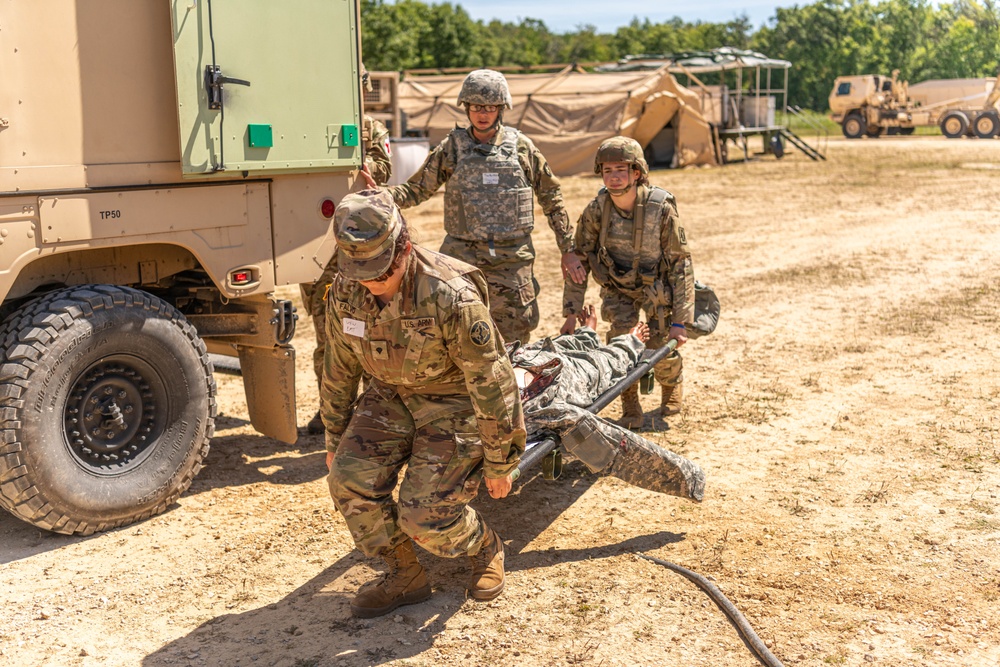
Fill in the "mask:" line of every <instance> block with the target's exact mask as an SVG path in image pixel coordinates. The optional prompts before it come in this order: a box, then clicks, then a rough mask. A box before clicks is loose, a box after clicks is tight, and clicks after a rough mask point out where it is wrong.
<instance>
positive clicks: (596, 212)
mask: <svg viewBox="0 0 1000 667" xmlns="http://www.w3.org/2000/svg"><path fill="white" fill-rule="evenodd" d="M649 194H650V188H648V187H645V186H640V187H639V191H638V197H637V198H636V206H635V208H633V213H634V211H635V210H636V209H638V208H639V204H640V202H643V203H644V202H645V201H646V200H648V198H649ZM610 197H611V195H609V194H608V193H607V191H606V190H604V189H603V188H602V189H601V192H600V193H599V194H598V195H597V197H595V198H594V199H593V200H592V201H591V202H590V203H589V204H588V205H587V208H585V209H584V211H583V213H582V214H580V220H579V222H578V223H577V227H576V244H575V245H576V253H577V255H578V256H579V257H580V261H581V262H582V263H583V266H584V269H586V270H587V273H588V275H589V274H590V273H591V266H590V261H591V260H592V259H593V256H594V255H595V254H596V253H597V251H598V250H599V245H600V238H601V218H602V217H603V214H604V210H605V204H606V203H607V202H608V199H609V198H610ZM608 208H609V209H610V216H609V217H610V219H609V221H608V232H607V244H606V251H607V254H608V256H610V258H611V259H612V260H613V262H614V265H615V267H616V269H617V270H618V271H620V272H623V273H624V272H627V271H629V270H630V269H632V266H633V262H634V259H635V252H634V246H633V232H634V230H635V221H634V220H633V217H634V215H633V214H629V215H628V216H625V215H622V213H621V211H619V210H618V208H617V207H616V206H614V205H613V204H611V205H610V206H609V207H608ZM660 210H661V215H660V216H658V219H655V220H650V219H649V218H650V216H644V217H645V218H647V219H646V220H644V221H642V223H643V224H644V229H643V243H642V250H641V251H640V256H639V265H638V269H639V273H640V274H641V275H642V276H644V278H645V279H647V280H657V281H661V282H663V283H664V287H666V288H668V292H669V294H670V298H671V307H670V310H671V315H670V321H671V322H677V323H682V324H690V323H692V322H693V321H694V268H693V266H692V263H691V252H690V250H689V248H688V242H687V234H686V233H685V231H684V227H683V226H681V223H680V218H679V216H678V215H677V207H676V205H675V204H674V200H673V197H672V196H669V195H668V197H667V199H666V202H665V203H664V204H663V206H662V208H661V209H660ZM654 239H655V241H654ZM586 291H587V281H586V280H584V282H583V284H582V285H578V284H576V283H574V282H572V281H569V280H566V281H564V283H563V315H570V314H573V313H579V312H580V309H581V308H582V307H583V300H584V295H585V294H586ZM621 291H623V292H627V293H629V294H630V295H633V296H635V298H636V299H637V300H644V296H643V293H642V289H641V287H638V288H637V289H635V290H633V291H629V290H624V289H622V290H621Z"/></svg>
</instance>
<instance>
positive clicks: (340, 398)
mask: <svg viewBox="0 0 1000 667" xmlns="http://www.w3.org/2000/svg"><path fill="white" fill-rule="evenodd" d="M405 271H406V274H405V276H404V278H403V282H402V284H401V285H400V289H399V292H398V293H397V294H396V295H395V296H394V297H393V298H392V300H391V301H390V302H389V303H388V304H386V305H385V306H384V307H381V308H380V307H379V305H378V302H377V301H376V299H375V297H374V296H372V294H371V293H370V292H369V291H368V290H367V289H365V288H364V286H362V285H361V284H360V283H358V282H355V281H351V280H347V279H345V278H344V277H343V276H341V275H338V276H337V278H336V279H335V280H334V282H333V285H332V286H331V288H330V295H329V297H328V301H327V311H326V335H327V343H326V348H325V359H324V368H323V381H322V385H321V389H320V411H321V414H322V417H323V422H324V424H325V425H326V430H327V449H329V450H331V451H332V450H333V449H335V448H336V446H337V443H338V441H339V439H340V436H341V435H342V434H343V433H344V431H345V430H346V429H347V423H348V421H349V420H350V416H351V407H352V404H353V402H354V396H355V393H356V392H357V388H358V382H359V380H360V378H361V375H362V373H366V374H368V375H369V376H370V377H371V382H370V386H369V388H368V391H376V392H380V393H381V394H382V396H383V397H386V398H391V397H392V396H393V395H394V394H398V395H399V397H400V399H401V400H402V401H403V403H404V405H406V408H407V410H409V412H410V414H411V415H412V416H413V421H414V422H415V424H416V425H417V426H418V427H420V426H422V425H424V424H427V423H430V422H431V421H434V420H436V419H440V418H441V417H444V416H447V415H450V414H453V413H454V412H457V411H460V410H464V409H468V408H469V407H470V406H471V408H472V409H473V410H474V411H475V415H476V421H477V423H478V427H479V435H480V438H481V440H482V444H483V450H484V458H485V460H486V461H485V472H486V475H487V476H488V477H493V478H499V477H504V476H506V475H507V474H508V473H509V472H510V471H511V470H513V468H514V467H516V466H517V463H518V461H519V458H520V455H521V452H523V451H524V440H525V432H524V415H523V412H522V408H521V402H520V398H519V396H518V391H517V383H516V381H515V379H514V370H513V368H512V367H511V365H510V361H509V360H508V358H507V356H506V354H504V348H503V342H502V340H501V338H500V336H499V334H498V333H497V331H496V327H495V326H494V324H493V320H491V319H490V314H489V307H488V304H487V296H486V294H487V290H486V279H485V278H484V277H483V275H482V273H480V272H479V270H478V269H475V268H474V267H472V266H469V265H468V264H465V263H463V262H460V261H458V260H456V259H452V258H450V257H446V256H445V255H441V254H439V253H436V252H431V251H429V250H426V249H424V248H420V247H419V246H416V245H414V246H413V252H412V254H411V255H410V257H409V258H408V259H407V262H406V265H405Z"/></svg>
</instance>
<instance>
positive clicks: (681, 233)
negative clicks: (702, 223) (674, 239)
mask: <svg viewBox="0 0 1000 667" xmlns="http://www.w3.org/2000/svg"><path fill="white" fill-rule="evenodd" d="M677 236H678V238H680V240H681V245H687V242H688V238H687V234H685V233H684V228H683V227H678V228H677Z"/></svg>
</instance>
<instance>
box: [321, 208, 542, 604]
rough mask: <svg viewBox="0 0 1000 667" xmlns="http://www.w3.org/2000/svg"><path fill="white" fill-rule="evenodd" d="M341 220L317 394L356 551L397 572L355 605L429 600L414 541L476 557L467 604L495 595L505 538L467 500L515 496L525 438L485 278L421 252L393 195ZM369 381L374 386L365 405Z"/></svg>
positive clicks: (337, 499) (443, 552)
mask: <svg viewBox="0 0 1000 667" xmlns="http://www.w3.org/2000/svg"><path fill="white" fill-rule="evenodd" d="M334 224H335V226H336V237H337V247H338V250H337V253H338V265H339V268H340V272H339V274H338V275H337V277H336V278H335V280H334V282H333V285H332V286H331V288H330V294H329V297H328V299H327V319H326V323H327V342H326V351H325V357H324V370H323V381H322V388H321V391H320V398H321V412H322V419H323V422H324V424H325V426H326V443H327V452H328V454H327V464H328V465H329V467H330V476H329V485H330V493H331V495H332V496H333V501H334V503H335V504H336V506H337V509H338V510H340V512H341V514H343V516H344V519H345V520H346V522H347V525H348V527H349V528H350V531H351V535H352V536H353V537H354V541H355V544H357V546H358V548H359V549H361V551H363V552H364V553H365V554H366V555H368V556H380V557H381V558H383V559H384V560H385V561H386V563H387V564H388V566H389V572H388V574H386V575H385V577H384V578H383V579H381V580H378V581H376V582H373V583H371V584H368V585H366V586H365V587H363V588H362V589H361V591H360V592H359V593H358V595H357V596H356V597H355V598H354V600H353V601H352V602H351V610H352V612H353V613H354V614H355V615H356V616H360V617H365V618H368V617H374V616H381V615H383V614H386V613H388V612H390V611H392V610H393V609H395V608H396V607H398V606H400V605H403V604H412V603H414V602H420V601H421V600H425V599H427V598H428V597H429V596H430V594H431V588H430V585H429V584H428V583H427V577H426V574H425V572H424V568H423V567H422V566H421V565H420V563H419V561H418V560H417V557H416V554H415V553H414V543H416V544H419V545H421V546H422V547H424V548H425V549H427V550H428V551H430V552H431V553H433V554H436V555H438V556H444V557H449V558H454V557H457V556H464V555H467V556H470V557H471V560H472V570H473V574H472V579H471V581H470V582H469V584H468V588H469V590H470V594H471V596H472V597H473V598H476V599H479V600H490V599H493V598H495V597H496V596H498V595H499V594H500V592H501V591H502V590H503V587H504V552H503V543H502V542H501V540H500V537H499V536H498V535H497V534H496V533H495V532H494V531H493V530H491V529H490V528H489V527H487V526H486V525H485V523H484V522H483V520H482V519H481V518H480V517H479V515H478V514H477V513H476V511H475V510H474V509H472V508H471V507H469V502H470V501H471V500H472V499H473V498H475V497H476V494H477V492H478V490H479V485H480V482H481V481H482V480H483V479H484V477H485V483H486V487H487V490H488V491H489V493H490V495H491V496H493V497H494V498H502V497H504V496H506V495H507V493H508V492H509V491H510V488H511V482H512V479H511V473H512V471H513V470H514V469H515V468H516V467H517V464H518V462H519V460H520V454H521V452H523V451H524V441H525V429H524V416H523V412H522V408H521V403H520V399H519V397H518V390H517V384H516V380H515V378H514V371H513V368H512V367H511V364H510V361H509V360H508V358H507V356H506V354H505V351H504V348H503V344H502V340H501V338H500V336H499V335H498V334H497V331H496V328H495V326H494V324H493V322H492V320H491V319H490V314H489V308H488V301H487V299H488V297H487V287H486V280H485V278H483V275H482V273H480V272H479V270H477V269H476V268H475V267H473V266H469V265H468V264H465V263H463V262H460V261H458V260H455V259H452V258H450V257H446V256H444V255H440V254H438V253H435V252H431V251H429V250H425V249H423V248H421V247H419V246H416V245H413V244H411V243H410V241H409V235H408V232H407V230H406V223H405V221H404V220H403V217H402V215H401V214H400V212H399V209H398V208H397V207H396V205H395V204H394V203H393V201H392V197H391V196H389V194H388V193H386V192H385V191H384V190H366V191H363V192H360V193H356V194H349V195H347V196H346V197H344V199H343V200H342V201H341V202H340V204H339V205H338V207H337V209H336V213H335V215H334ZM362 373H365V374H367V375H368V376H369V377H370V380H369V381H368V382H367V388H366V390H365V392H364V393H363V394H362V395H361V397H360V398H359V399H358V401H357V403H355V402H354V396H355V392H356V391H357V387H358V382H359V380H360V378H361V375H362ZM352 408H353V409H352ZM404 466H406V473H405V475H404V476H403V480H402V483H401V485H400V487H399V502H398V503H397V502H394V501H393V497H392V493H393V489H394V488H395V487H396V482H397V480H398V477H399V473H400V471H401V470H402V469H403V467H404Z"/></svg>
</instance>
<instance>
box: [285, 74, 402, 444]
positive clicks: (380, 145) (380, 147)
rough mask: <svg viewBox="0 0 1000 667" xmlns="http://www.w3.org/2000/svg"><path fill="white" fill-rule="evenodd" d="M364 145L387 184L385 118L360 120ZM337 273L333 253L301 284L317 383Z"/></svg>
mask: <svg viewBox="0 0 1000 667" xmlns="http://www.w3.org/2000/svg"><path fill="white" fill-rule="evenodd" d="M361 83H362V85H363V86H364V89H365V90H366V91H368V92H371V90H372V84H371V80H370V78H369V76H368V70H367V69H365V66H364V65H363V64H362V65H361ZM361 147H362V149H363V150H364V154H365V167H366V168H367V170H368V173H369V174H370V175H371V178H372V180H374V181H375V183H376V184H378V185H385V184H386V183H388V182H389V179H390V178H391V177H392V158H391V155H392V149H391V148H390V146H389V130H388V129H386V127H385V125H383V124H382V121H380V120H376V119H375V118H372V117H371V116H369V115H367V114H366V115H365V116H363V117H362V119H361ZM336 275H337V255H336V253H334V255H333V257H332V258H330V263H329V264H327V265H326V269H324V270H323V273H322V275H320V277H319V280H317V281H316V282H315V283H303V284H301V285H299V291H300V292H301V293H302V304H303V305H304V306H305V308H306V310H308V311H309V314H310V315H311V316H312V322H313V329H314V330H315V332H316V349H315V350H313V370H314V371H315V373H316V383H317V385H318V384H319V383H320V382H321V381H322V379H323V347H324V344H325V343H326V302H325V301H324V300H323V298H324V296H325V295H326V288H327V287H328V286H329V285H330V284H331V283H332V282H333V278H334V276H336ZM306 432H307V433H309V434H310V435H319V434H320V433H322V432H323V420H322V419H321V418H320V415H319V411H318V410H317V411H316V414H315V415H314V416H313V418H312V419H311V420H310V421H309V424H308V425H306Z"/></svg>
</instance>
